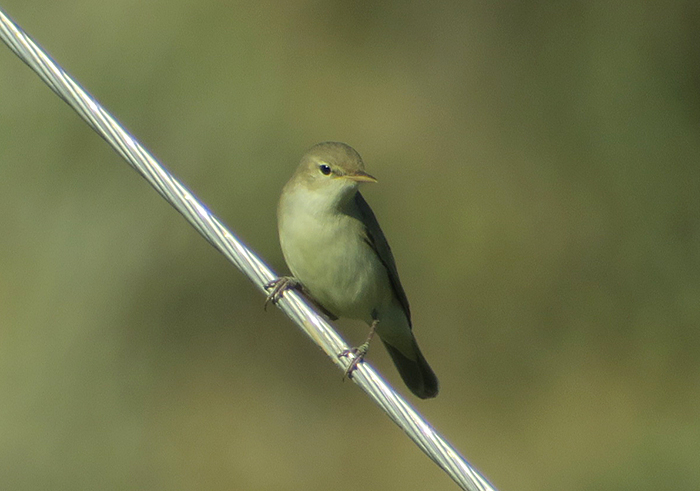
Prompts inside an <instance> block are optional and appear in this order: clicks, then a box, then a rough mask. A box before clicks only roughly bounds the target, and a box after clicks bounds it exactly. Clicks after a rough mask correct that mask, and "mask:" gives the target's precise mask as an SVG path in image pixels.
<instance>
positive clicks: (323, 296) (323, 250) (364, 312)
mask: <svg viewBox="0 0 700 491" xmlns="http://www.w3.org/2000/svg"><path fill="white" fill-rule="evenodd" d="M331 225H334V224H331ZM295 228H296V230H295V229H294V228H291V229H289V228H287V229H285V233H284V235H285V240H283V241H282V251H283V253H284V256H285V259H286V261H287V265H288V266H289V269H290V270H291V271H292V274H293V275H294V276H295V277H296V278H297V279H299V280H300V281H301V282H302V284H303V285H304V287H305V288H306V289H307V290H308V291H309V293H311V295H312V296H313V297H314V298H315V299H316V300H317V301H318V302H319V303H320V304H321V305H323V307H324V308H326V309H327V310H328V311H330V312H331V313H333V314H335V315H337V316H339V317H349V318H354V319H362V320H364V321H366V322H371V319H372V311H373V310H374V309H376V308H377V307H378V306H379V305H380V304H381V303H382V301H383V300H384V296H386V295H387V293H388V292H390V288H391V287H390V285H389V281H388V275H387V273H386V270H385V268H384V265H382V264H381V262H380V261H379V259H378V258H377V256H376V253H375V252H374V250H372V249H371V248H370V247H369V245H368V244H367V243H365V242H364V240H362V238H361V237H360V235H359V234H358V233H357V231H356V228H354V227H343V226H328V225H326V226H324V227H318V226H313V225H310V224H309V223H306V224H304V225H303V226H301V227H295Z"/></svg>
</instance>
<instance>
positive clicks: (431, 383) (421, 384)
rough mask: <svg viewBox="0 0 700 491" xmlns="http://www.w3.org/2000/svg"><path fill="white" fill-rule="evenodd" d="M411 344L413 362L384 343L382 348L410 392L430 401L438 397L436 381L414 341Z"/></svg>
mask: <svg viewBox="0 0 700 491" xmlns="http://www.w3.org/2000/svg"><path fill="white" fill-rule="evenodd" d="M413 344H414V346H415V353H416V359H415V360H411V359H410V358H407V357H406V356H405V355H404V354H403V353H401V352H400V351H399V350H397V349H396V348H394V347H393V346H391V345H390V344H387V343H384V346H385V347H386V350H387V351H388V352H389V355H391V359H392V360H393V361H394V365H396V368H397V369H398V370H399V374H400V375H401V378H402V379H403V381H404V383H405V384H406V386H407V387H408V388H409V389H410V390H411V392H413V393H414V394H415V395H416V396H417V397H420V398H421V399H430V398H431V397H435V396H436V395H438V390H439V385H438V379H437V377H436V376H435V373H433V370H432V369H431V368H430V365H428V362H427V361H426V360H425V358H424V357H423V353H421V352H420V349H418V345H417V344H416V343H415V341H414V343H413Z"/></svg>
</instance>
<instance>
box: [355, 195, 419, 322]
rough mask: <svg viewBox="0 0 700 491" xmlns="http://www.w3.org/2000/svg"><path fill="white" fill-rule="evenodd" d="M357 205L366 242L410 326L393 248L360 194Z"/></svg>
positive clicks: (404, 294)
mask: <svg viewBox="0 0 700 491" xmlns="http://www.w3.org/2000/svg"><path fill="white" fill-rule="evenodd" d="M355 204H356V205H357V210H358V212H359V215H360V217H359V218H360V219H361V220H362V223H363V224H364V226H365V227H364V233H365V237H364V240H365V242H367V244H368V245H369V246H370V247H371V248H372V250H373V251H374V252H375V253H376V254H377V257H378V258H379V260H380V261H381V263H382V264H383V265H384V267H385V268H386V271H387V274H388V275H389V282H390V283H391V287H392V289H393V290H394V294H395V295H396V298H397V299H398V301H399V303H400V304H401V306H402V307H403V310H404V312H405V313H406V318H407V319H408V324H409V326H410V325H411V310H410V308H409V306H408V298H406V292H404V291H403V287H402V286H401V280H399V272H398V270H397V269H396V263H395V262H394V255H393V254H392V253H391V247H389V243H388V242H387V241H386V237H384V233H383V232H382V229H381V228H380V227H379V222H377V218H376V217H375V216H374V213H373V212H372V209H371V208H370V207H369V205H368V204H367V202H366V201H365V199H364V198H363V197H362V195H361V194H360V193H359V192H358V193H357V194H355Z"/></svg>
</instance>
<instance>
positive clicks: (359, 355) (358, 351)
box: [340, 319, 379, 378]
mask: <svg viewBox="0 0 700 491" xmlns="http://www.w3.org/2000/svg"><path fill="white" fill-rule="evenodd" d="M377 324H379V320H378V319H374V320H373V321H372V324H370V326H369V334H367V339H366V340H365V342H364V343H362V344H361V345H359V346H358V347H357V348H351V349H346V350H344V351H343V352H342V353H340V356H348V355H350V354H352V355H355V358H353V360H352V361H351V362H350V365H348V368H347V369H346V370H345V375H344V376H343V378H345V377H347V378H352V372H354V371H355V369H356V368H357V364H358V363H360V362H361V361H362V360H363V359H364V358H365V355H366V354H367V352H368V351H369V342H370V341H372V338H373V337H374V333H375V332H376V331H377Z"/></svg>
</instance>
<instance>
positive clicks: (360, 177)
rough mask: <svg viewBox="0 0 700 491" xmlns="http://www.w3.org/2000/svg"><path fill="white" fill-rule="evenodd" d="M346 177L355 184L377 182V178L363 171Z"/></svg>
mask: <svg viewBox="0 0 700 491" xmlns="http://www.w3.org/2000/svg"><path fill="white" fill-rule="evenodd" d="M345 177H346V178H348V179H350V180H353V181H355V182H377V179H376V178H374V177H373V176H370V175H369V174H367V173H366V172H363V171H361V170H358V171H357V172H355V173H354V174H350V175H347V176H345Z"/></svg>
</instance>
